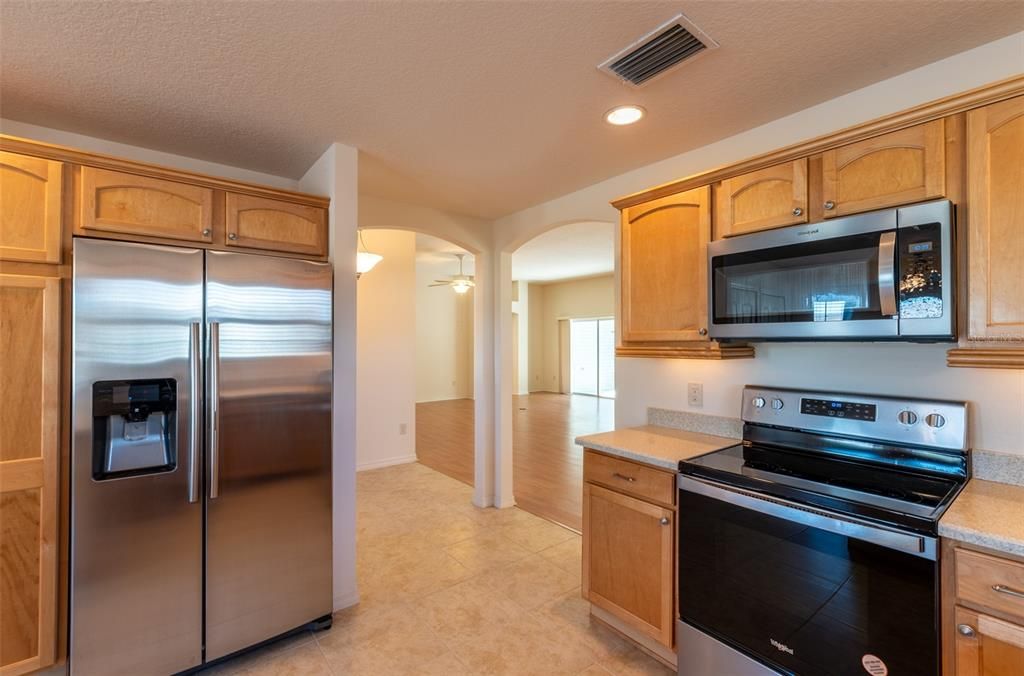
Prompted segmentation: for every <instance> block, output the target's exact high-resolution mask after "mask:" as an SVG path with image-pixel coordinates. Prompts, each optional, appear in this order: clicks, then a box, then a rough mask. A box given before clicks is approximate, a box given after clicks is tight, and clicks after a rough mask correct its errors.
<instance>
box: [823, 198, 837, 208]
mask: <svg viewBox="0 0 1024 676" xmlns="http://www.w3.org/2000/svg"><path fill="white" fill-rule="evenodd" d="M825 208H826V209H829V210H832V209H835V208H836V203H835V202H833V201H832V200H829V201H827V202H825Z"/></svg>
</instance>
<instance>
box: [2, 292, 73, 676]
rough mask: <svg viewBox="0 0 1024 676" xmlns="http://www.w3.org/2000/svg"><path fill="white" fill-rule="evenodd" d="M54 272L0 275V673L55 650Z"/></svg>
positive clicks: (36, 664) (24, 668)
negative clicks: (34, 274) (0, 376)
mask: <svg viewBox="0 0 1024 676" xmlns="http://www.w3.org/2000/svg"><path fill="white" fill-rule="evenodd" d="M60 312H61V311H60V280H59V279H57V278H52V277H37V276H29V275H8V274H0V371H2V374H3V376H2V378H0V674H2V676H13V675H14V674H24V673H28V672H31V671H35V670H36V669H41V668H43V667H47V666H49V665H51V664H53V663H54V661H55V658H56V642H57V633H56V632H57V607H58V603H57V570H58V552H57V549H58V541H57V538H58V530H57V526H58V524H57V513H58V502H59V495H58V494H59V490H60V488H59V483H58V460H59V452H60V373H59V370H60V345H61V336H60Z"/></svg>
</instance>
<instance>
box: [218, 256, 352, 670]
mask: <svg viewBox="0 0 1024 676" xmlns="http://www.w3.org/2000/svg"><path fill="white" fill-rule="evenodd" d="M331 279H332V277H331V268H330V266H329V265H328V264H325V263H312V262H308V261H301V260H295V259H288V258H277V257H273V256H260V255H248V254H237V253H228V252H215V251H209V252H207V258H206V298H207V308H206V312H207V322H208V324H207V331H208V334H209V346H208V360H207V369H208V375H207V381H208V393H207V394H208V396H207V400H208V407H209V408H208V415H207V417H208V421H207V428H208V429H207V433H208V435H209V439H208V442H207V458H208V463H209V467H208V482H207V496H208V499H207V510H206V513H207V517H206V518H207V523H206V538H207V539H206V659H207V661H210V660H213V659H217V658H219V657H222V656H224V655H228V654H230V653H233V652H235V651H237V650H240V649H242V648H245V647H247V646H250V645H252V644H254V643H258V642H260V641H263V640H265V639H268V638H271V637H273V636H276V635H278V634H280V633H283V632H285V631H288V630H290V629H293V628H295V627H297V626H300V625H303V624H305V623H307V622H309V621H311V620H314V619H316V618H318V617H321V616H323V615H326V614H329V613H330V612H331V606H332V601H331V598H332V597H331V354H332V347H331Z"/></svg>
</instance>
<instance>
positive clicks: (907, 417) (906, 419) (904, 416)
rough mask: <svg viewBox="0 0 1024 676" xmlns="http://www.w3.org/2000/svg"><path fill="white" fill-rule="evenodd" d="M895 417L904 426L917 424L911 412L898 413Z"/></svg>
mask: <svg viewBox="0 0 1024 676" xmlns="http://www.w3.org/2000/svg"><path fill="white" fill-rule="evenodd" d="M896 417H897V418H899V421H900V422H901V423H903V424H904V425H913V424H914V423H916V422H917V414H916V413H914V412H913V411H900V414H899V415H898V416H896Z"/></svg>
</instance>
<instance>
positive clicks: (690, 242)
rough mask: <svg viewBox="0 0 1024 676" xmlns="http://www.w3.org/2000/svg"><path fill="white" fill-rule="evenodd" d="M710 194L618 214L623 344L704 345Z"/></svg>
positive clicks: (706, 190) (693, 193) (689, 194)
mask: <svg viewBox="0 0 1024 676" xmlns="http://www.w3.org/2000/svg"><path fill="white" fill-rule="evenodd" d="M710 202H711V188H710V186H704V187H702V188H695V189H693V190H688V191H686V192H683V193H679V194H677V195H669V196H668V197H663V198H661V199H656V200H651V201H650V202H644V203H643V204H638V205H636V206H632V207H628V208H626V209H623V210H622V232H621V234H622V238H621V245H620V255H621V261H620V271H621V288H622V301H621V306H622V307H621V310H622V320H621V321H622V340H623V342H631V341H640V342H642V341H693V340H707V328H706V327H707V304H708V298H707V245H708V240H709V239H710V238H711V205H710Z"/></svg>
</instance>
